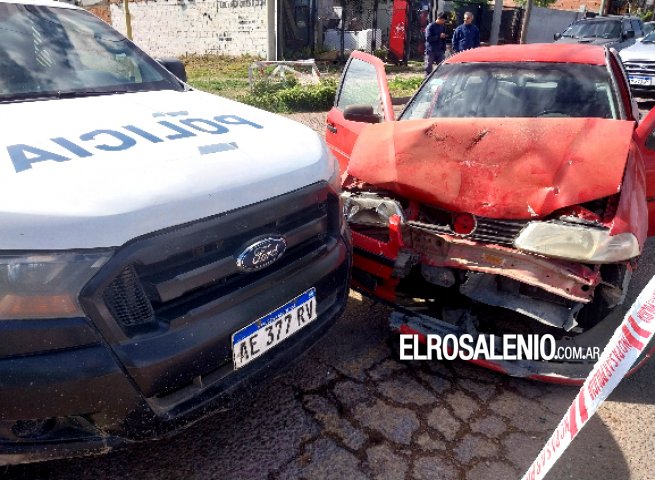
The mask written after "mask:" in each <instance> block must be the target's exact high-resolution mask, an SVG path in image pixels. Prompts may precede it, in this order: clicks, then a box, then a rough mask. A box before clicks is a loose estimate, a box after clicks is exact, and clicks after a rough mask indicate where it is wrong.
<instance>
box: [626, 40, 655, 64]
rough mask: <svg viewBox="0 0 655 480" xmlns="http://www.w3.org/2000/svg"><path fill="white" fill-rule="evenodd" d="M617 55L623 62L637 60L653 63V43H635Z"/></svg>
mask: <svg viewBox="0 0 655 480" xmlns="http://www.w3.org/2000/svg"><path fill="white" fill-rule="evenodd" d="M619 55H621V60H623V61H624V62H630V61H639V60H643V61H649V62H655V43H650V42H648V43H643V42H635V44H634V45H631V46H629V47H628V48H624V49H623V50H621V52H620V53H619Z"/></svg>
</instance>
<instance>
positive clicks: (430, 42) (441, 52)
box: [425, 12, 446, 76]
mask: <svg viewBox="0 0 655 480" xmlns="http://www.w3.org/2000/svg"><path fill="white" fill-rule="evenodd" d="M445 54H446V14H445V13H443V12H439V13H437V17H436V18H435V20H434V22H432V23H431V24H430V25H428V28H426V29H425V75H426V76H428V75H430V73H432V65H433V64H434V63H436V64H439V63H441V62H443V60H444V58H445Z"/></svg>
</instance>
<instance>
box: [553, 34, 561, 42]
mask: <svg viewBox="0 0 655 480" xmlns="http://www.w3.org/2000/svg"><path fill="white" fill-rule="evenodd" d="M560 38H562V34H561V33H556V34H555V35H553V40H555V41H557V40H559V39H560Z"/></svg>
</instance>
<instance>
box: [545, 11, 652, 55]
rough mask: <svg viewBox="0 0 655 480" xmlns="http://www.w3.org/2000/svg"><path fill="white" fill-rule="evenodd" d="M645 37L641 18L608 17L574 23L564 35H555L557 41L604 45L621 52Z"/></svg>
mask: <svg viewBox="0 0 655 480" xmlns="http://www.w3.org/2000/svg"><path fill="white" fill-rule="evenodd" d="M643 35H644V32H643V22H642V21H641V19H640V18H639V17H618V16H617V17H613V16H607V17H594V18H584V19H581V20H578V21H576V22H573V23H572V24H571V25H570V26H569V28H567V29H566V30H565V31H564V32H563V33H561V34H559V33H558V34H556V35H555V41H556V42H557V43H584V44H591V45H604V46H607V47H612V48H615V49H616V50H621V49H622V48H626V47H629V46H630V45H632V44H633V43H635V39H636V38H639V37H642V36H643Z"/></svg>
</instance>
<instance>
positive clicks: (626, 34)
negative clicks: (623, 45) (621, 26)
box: [623, 30, 635, 40]
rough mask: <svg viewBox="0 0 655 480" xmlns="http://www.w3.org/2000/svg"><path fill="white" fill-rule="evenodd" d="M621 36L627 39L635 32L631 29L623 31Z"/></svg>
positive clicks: (633, 35)
mask: <svg viewBox="0 0 655 480" xmlns="http://www.w3.org/2000/svg"><path fill="white" fill-rule="evenodd" d="M623 38H624V39H626V40H627V39H628V38H635V32H634V31H633V30H628V31H627V32H624V33H623Z"/></svg>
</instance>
